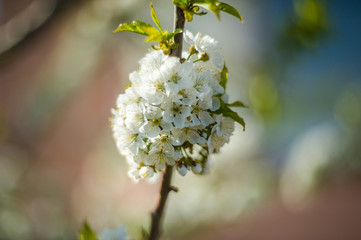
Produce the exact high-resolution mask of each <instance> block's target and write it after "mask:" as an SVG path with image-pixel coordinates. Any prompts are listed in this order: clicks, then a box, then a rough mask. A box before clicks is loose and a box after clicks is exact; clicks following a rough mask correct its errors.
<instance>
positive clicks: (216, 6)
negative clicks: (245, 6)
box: [190, 0, 243, 23]
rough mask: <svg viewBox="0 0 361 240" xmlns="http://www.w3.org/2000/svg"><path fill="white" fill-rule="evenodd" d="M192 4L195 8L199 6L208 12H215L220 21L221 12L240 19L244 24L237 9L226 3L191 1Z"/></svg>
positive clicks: (212, 0) (209, 0) (214, 0)
mask: <svg viewBox="0 0 361 240" xmlns="http://www.w3.org/2000/svg"><path fill="white" fill-rule="evenodd" d="M190 2H192V4H193V5H194V6H199V7H202V8H204V9H207V10H208V11H211V12H213V13H214V14H215V15H216V17H217V18H218V20H220V14H219V13H220V11H222V12H225V13H228V14H230V15H232V16H234V17H236V18H238V19H239V20H240V21H241V22H242V23H243V19H242V16H241V14H240V13H239V12H238V11H237V9H235V8H234V7H232V6H231V5H229V4H227V3H224V2H220V1H217V0H190Z"/></svg>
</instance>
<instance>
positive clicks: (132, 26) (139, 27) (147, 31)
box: [113, 21, 160, 36]
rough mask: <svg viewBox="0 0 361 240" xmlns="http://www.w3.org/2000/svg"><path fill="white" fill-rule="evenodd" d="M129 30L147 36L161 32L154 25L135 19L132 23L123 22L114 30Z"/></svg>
mask: <svg viewBox="0 0 361 240" xmlns="http://www.w3.org/2000/svg"><path fill="white" fill-rule="evenodd" d="M122 31H129V32H134V33H139V34H142V35H145V36H150V35H153V34H156V33H158V32H160V31H159V30H158V29H156V28H155V27H153V26H152V25H150V24H148V23H145V22H142V21H133V22H131V23H121V24H119V26H118V28H117V29H115V30H114V31H113V32H114V33H115V32H122Z"/></svg>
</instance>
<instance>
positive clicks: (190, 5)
mask: <svg viewBox="0 0 361 240" xmlns="http://www.w3.org/2000/svg"><path fill="white" fill-rule="evenodd" d="M172 1H173V4H174V5H175V6H177V7H179V8H180V9H182V11H183V13H184V17H185V19H186V20H187V21H189V22H190V21H192V20H193V15H199V16H201V15H205V14H207V12H204V11H200V8H204V9H206V10H209V11H211V12H213V13H214V14H215V15H216V16H217V18H218V20H219V19H220V14H219V13H220V12H221V11H223V12H226V13H228V14H231V15H232V16H234V17H236V18H238V19H239V20H240V21H241V22H242V23H243V20H242V17H241V15H240V14H239V12H238V11H237V9H235V8H234V7H232V6H231V5H229V4H227V3H224V2H220V1H218V0H172ZM150 8H151V12H150V13H151V16H152V19H153V22H154V23H155V25H156V26H157V28H155V27H153V26H152V25H150V24H148V23H145V22H142V21H139V20H135V21H133V22H130V23H121V24H119V26H118V27H117V28H116V29H115V30H114V31H113V32H114V33H116V32H123V31H128V32H134V33H138V34H141V35H144V36H147V38H146V40H145V42H159V43H158V46H155V45H153V46H152V47H153V48H154V49H156V50H162V51H163V52H164V54H170V52H171V50H172V49H175V48H177V47H178V45H177V44H176V43H174V40H173V38H174V36H175V35H177V34H179V33H181V32H182V29H175V31H174V32H168V31H167V30H163V28H162V26H161V24H160V22H159V19H158V16H157V13H156V12H155V10H154V7H153V2H152V0H151V1H150Z"/></svg>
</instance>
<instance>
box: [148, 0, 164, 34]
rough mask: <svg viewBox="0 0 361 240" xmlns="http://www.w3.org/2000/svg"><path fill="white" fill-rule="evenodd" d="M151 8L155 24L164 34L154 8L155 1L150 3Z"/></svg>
mask: <svg viewBox="0 0 361 240" xmlns="http://www.w3.org/2000/svg"><path fill="white" fill-rule="evenodd" d="M150 8H151V11H150V13H151V15H152V18H153V22H154V23H155V25H157V27H158V28H159V30H160V31H161V32H163V29H162V27H161V25H160V22H159V19H158V16H157V14H156V13H155V10H154V7H153V1H152V0H151V1H150Z"/></svg>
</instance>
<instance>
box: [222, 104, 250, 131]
mask: <svg viewBox="0 0 361 240" xmlns="http://www.w3.org/2000/svg"><path fill="white" fill-rule="evenodd" d="M223 116H225V117H230V118H232V119H233V120H234V121H236V122H238V123H239V124H241V125H242V127H243V131H244V130H246V123H245V122H244V120H243V118H241V117H240V116H238V113H236V112H234V111H232V110H231V109H229V108H228V107H227V108H226V111H225V112H224V113H223Z"/></svg>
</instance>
